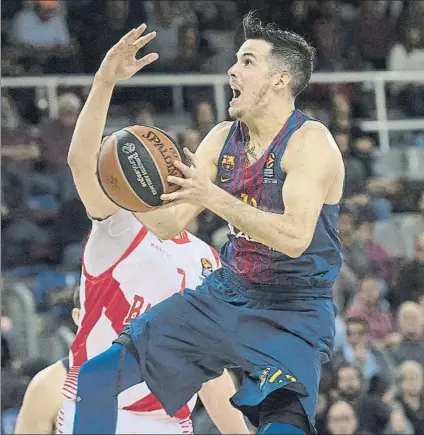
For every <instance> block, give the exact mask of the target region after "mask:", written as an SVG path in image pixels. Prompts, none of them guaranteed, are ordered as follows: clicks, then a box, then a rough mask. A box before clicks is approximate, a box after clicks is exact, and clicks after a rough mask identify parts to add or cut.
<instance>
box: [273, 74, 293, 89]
mask: <svg viewBox="0 0 424 435" xmlns="http://www.w3.org/2000/svg"><path fill="white" fill-rule="evenodd" d="M290 82H291V75H290V73H289V72H288V71H283V72H281V73H278V74H275V81H274V87H275V89H276V90H280V89H284V88H286V87H287V86H288V85H289V84H290Z"/></svg>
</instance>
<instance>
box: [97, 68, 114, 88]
mask: <svg viewBox="0 0 424 435" xmlns="http://www.w3.org/2000/svg"><path fill="white" fill-rule="evenodd" d="M93 84H95V85H96V86H103V87H108V88H113V87H115V85H116V80H111V79H108V78H107V77H105V76H104V75H103V74H102V73H101V72H100V71H97V72H96V74H95V76H94V83H93Z"/></svg>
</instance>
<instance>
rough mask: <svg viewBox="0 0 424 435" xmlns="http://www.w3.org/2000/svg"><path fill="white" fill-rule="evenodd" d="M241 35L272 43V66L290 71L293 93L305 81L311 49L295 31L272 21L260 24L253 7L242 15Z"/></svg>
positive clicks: (312, 55)
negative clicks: (242, 33) (252, 9)
mask: <svg viewBox="0 0 424 435" xmlns="http://www.w3.org/2000/svg"><path fill="white" fill-rule="evenodd" d="M243 28H244V37H245V39H262V40H264V41H266V42H268V43H269V44H271V45H272V49H271V55H272V56H273V57H274V59H275V61H276V62H275V65H274V66H273V68H274V69H275V70H277V71H278V70H281V69H282V68H283V69H284V70H285V71H287V72H289V73H290V75H291V89H292V94H293V96H294V97H296V96H297V95H299V94H300V93H301V92H302V91H303V90H304V89H305V88H306V86H307V85H308V83H309V80H310V78H311V74H312V71H313V69H314V59H315V49H314V48H313V47H312V46H311V45H309V44H308V43H307V42H306V40H305V39H303V38H302V37H301V36H300V35H297V34H296V33H293V32H289V31H286V30H281V29H279V28H278V27H277V25H275V24H272V23H270V24H267V25H265V26H264V25H263V24H262V22H261V20H260V19H259V18H258V16H257V14H256V11H250V12H249V13H248V14H247V15H246V16H245V17H244V18H243Z"/></svg>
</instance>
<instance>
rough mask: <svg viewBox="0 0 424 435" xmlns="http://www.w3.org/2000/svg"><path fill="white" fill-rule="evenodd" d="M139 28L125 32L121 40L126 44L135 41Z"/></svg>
mask: <svg viewBox="0 0 424 435" xmlns="http://www.w3.org/2000/svg"><path fill="white" fill-rule="evenodd" d="M136 35H137V29H131V30H130V31H129V32H128V33H127V34H125V35H124V36H123V37H122V38H121V40H120V41H119V42H123V43H124V44H131V43H133V42H134V41H135V40H136V39H137V37H136Z"/></svg>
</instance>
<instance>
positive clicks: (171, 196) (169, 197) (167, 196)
mask: <svg viewBox="0 0 424 435" xmlns="http://www.w3.org/2000/svg"><path fill="white" fill-rule="evenodd" d="M160 199H161V200H162V201H175V200H178V199H183V195H182V194H181V191H178V192H173V193H164V194H162V195H161V196H160Z"/></svg>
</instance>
